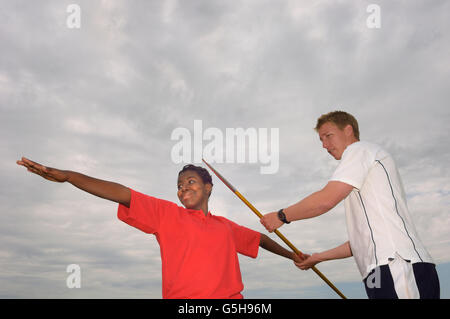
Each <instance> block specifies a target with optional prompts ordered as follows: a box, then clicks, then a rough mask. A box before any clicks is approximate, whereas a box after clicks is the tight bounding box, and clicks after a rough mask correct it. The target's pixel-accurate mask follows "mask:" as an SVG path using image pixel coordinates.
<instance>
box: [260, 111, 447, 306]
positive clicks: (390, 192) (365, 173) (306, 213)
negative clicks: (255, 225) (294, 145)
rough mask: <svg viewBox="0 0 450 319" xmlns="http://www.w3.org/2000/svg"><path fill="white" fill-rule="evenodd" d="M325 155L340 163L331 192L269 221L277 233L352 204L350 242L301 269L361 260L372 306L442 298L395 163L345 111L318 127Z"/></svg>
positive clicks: (326, 190)
mask: <svg viewBox="0 0 450 319" xmlns="http://www.w3.org/2000/svg"><path fill="white" fill-rule="evenodd" d="M316 131H317V132H318V133H319V137H320V140H321V141H322V144H323V147H324V148H325V149H327V151H328V153H329V154H330V155H332V156H333V157H334V158H335V159H336V160H340V163H339V165H338V167H337V169H336V171H335V172H334V174H333V176H332V177H331V179H330V181H329V182H328V184H327V185H326V186H325V187H324V188H323V189H322V190H320V191H318V192H316V193H313V194H311V195H309V196H307V197H306V198H304V199H303V200H301V201H300V202H298V203H296V204H294V205H291V206H289V207H287V208H285V209H280V210H279V211H278V212H273V213H269V214H266V215H265V216H264V217H263V218H262V219H261V223H262V224H263V225H264V226H265V227H266V228H267V230H269V231H270V232H272V231H274V230H275V229H277V228H279V227H281V226H282V225H283V224H284V223H290V222H291V221H295V220H300V219H306V218H312V217H316V216H319V215H321V214H323V213H325V212H327V211H329V210H330V209H332V208H333V207H334V206H336V205H337V204H338V203H339V202H340V201H342V200H344V205H345V214H346V221H347V231H348V236H349V241H348V242H346V243H344V244H342V245H340V246H338V247H336V248H333V249H330V250H327V251H324V252H321V253H316V254H312V255H311V256H308V258H306V259H305V260H304V261H302V262H301V263H297V264H296V265H297V266H298V267H299V268H300V269H304V270H306V269H309V268H311V267H312V266H314V265H316V264H317V263H319V262H322V261H326V260H333V259H340V258H346V257H350V256H353V257H354V258H355V261H356V264H357V266H358V269H359V271H360V273H361V276H362V278H363V282H364V284H365V288H366V292H367V295H368V297H369V298H371V299H372V298H439V297H440V289H439V279H438V276H437V272H436V269H435V265H434V263H433V260H432V259H431V257H430V255H429V254H428V252H427V250H426V249H425V247H424V245H423V244H422V242H421V240H420V239H419V236H418V234H417V231H416V229H415V227H414V224H413V221H412V219H411V216H410V214H409V212H408V207H407V204H406V196H405V192H404V189H403V185H402V182H401V179H400V176H399V173H398V170H397V167H396V165H395V162H394V160H393V158H392V157H391V156H390V155H389V154H388V153H387V152H386V151H384V150H383V149H382V148H381V147H379V146H378V145H375V144H372V143H368V142H361V141H360V140H359V128H358V122H357V121H356V119H355V118H354V117H353V116H352V115H350V114H348V113H346V112H342V111H335V112H330V113H328V114H324V115H322V116H321V117H320V118H319V119H318V121H317V125H316Z"/></svg>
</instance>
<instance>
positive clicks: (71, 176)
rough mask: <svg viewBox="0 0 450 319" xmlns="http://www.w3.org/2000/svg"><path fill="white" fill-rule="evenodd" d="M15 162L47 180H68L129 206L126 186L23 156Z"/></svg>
mask: <svg viewBox="0 0 450 319" xmlns="http://www.w3.org/2000/svg"><path fill="white" fill-rule="evenodd" d="M17 164H18V165H21V166H24V167H26V168H27V169H28V171H29V172H32V173H34V174H37V175H40V176H42V177H43V178H45V179H47V180H49V181H53V182H58V183H64V182H69V183H70V184H72V185H73V186H75V187H77V188H79V189H81V190H83V191H85V192H88V193H90V194H92V195H95V196H98V197H101V198H104V199H108V200H111V201H113V202H116V203H120V204H123V205H125V206H127V207H129V206H130V200H131V192H130V190H129V188H128V187H125V186H123V185H120V184H117V183H114V182H109V181H104V180H101V179H97V178H93V177H90V176H87V175H83V174H81V173H77V172H73V171H67V170H60V169H56V168H53V167H47V166H44V165H41V164H39V163H36V162H33V161H31V160H29V159H27V158H25V157H22V159H21V160H19V161H17Z"/></svg>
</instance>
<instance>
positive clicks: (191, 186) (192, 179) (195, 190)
mask: <svg viewBox="0 0 450 319" xmlns="http://www.w3.org/2000/svg"><path fill="white" fill-rule="evenodd" d="M177 188H178V192H177V195H178V199H179V200H180V202H181V203H182V204H183V205H184V207H186V208H188V209H198V210H200V209H201V207H202V204H203V203H204V202H205V201H206V202H207V201H208V196H209V193H210V192H211V189H212V186H211V184H204V183H203V181H202V179H201V177H200V176H199V175H198V174H197V173H196V172H194V171H185V172H183V173H181V175H180V177H179V178H178V183H177Z"/></svg>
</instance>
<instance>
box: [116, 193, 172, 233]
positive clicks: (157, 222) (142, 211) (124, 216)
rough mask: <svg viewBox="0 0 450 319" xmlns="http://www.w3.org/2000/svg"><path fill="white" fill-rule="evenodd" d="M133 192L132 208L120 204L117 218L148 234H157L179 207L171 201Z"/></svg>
mask: <svg viewBox="0 0 450 319" xmlns="http://www.w3.org/2000/svg"><path fill="white" fill-rule="evenodd" d="M130 191H131V200H130V207H129V208H128V207H126V206H125V205H122V204H119V207H118V209H117V217H118V218H119V219H120V220H121V221H123V222H125V223H127V224H128V225H130V226H133V227H135V228H137V229H139V230H141V231H143V232H145V233H147V234H155V233H157V232H158V231H159V229H160V227H161V224H162V223H163V221H164V220H165V219H166V218H167V217H168V215H169V214H170V212H171V211H173V209H177V205H176V204H175V203H172V202H170V201H166V200H162V199H159V198H155V197H152V196H148V195H145V194H142V193H140V192H137V191H135V190H132V189H131V188H130Z"/></svg>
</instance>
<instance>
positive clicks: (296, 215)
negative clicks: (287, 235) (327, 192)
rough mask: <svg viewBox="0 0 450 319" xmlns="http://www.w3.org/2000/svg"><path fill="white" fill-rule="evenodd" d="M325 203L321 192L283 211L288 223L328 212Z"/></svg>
mask: <svg viewBox="0 0 450 319" xmlns="http://www.w3.org/2000/svg"><path fill="white" fill-rule="evenodd" d="M329 209H330V208H329V206H328V205H327V202H326V201H325V199H324V198H323V194H322V193H321V191H318V192H316V193H313V194H311V195H309V196H307V197H305V198H304V199H302V200H301V201H299V202H298V203H296V204H294V205H291V206H289V207H288V208H285V209H284V210H283V211H284V213H285V214H286V219H287V220H288V221H294V220H300V219H308V218H313V217H316V216H319V215H322V214H323V213H326V212H327V211H328V210H329Z"/></svg>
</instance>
